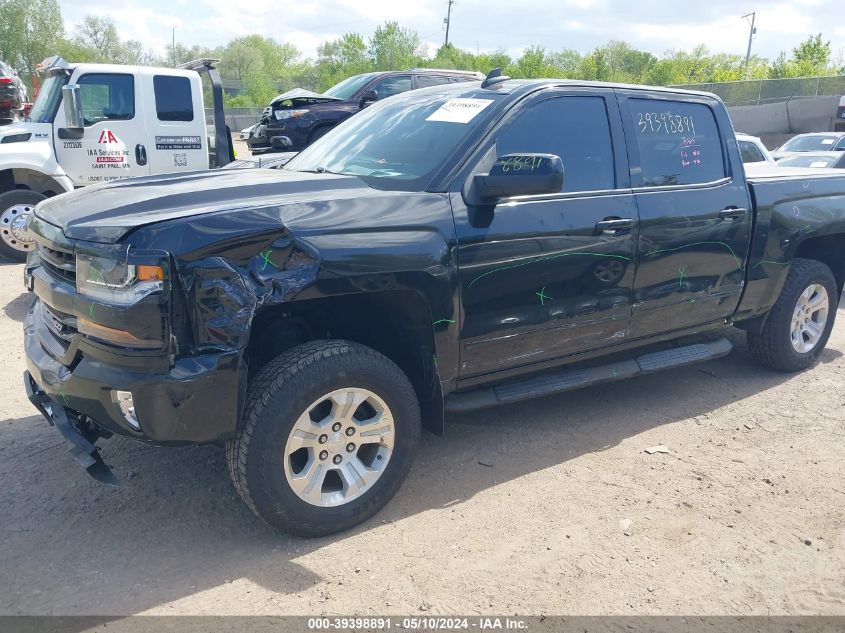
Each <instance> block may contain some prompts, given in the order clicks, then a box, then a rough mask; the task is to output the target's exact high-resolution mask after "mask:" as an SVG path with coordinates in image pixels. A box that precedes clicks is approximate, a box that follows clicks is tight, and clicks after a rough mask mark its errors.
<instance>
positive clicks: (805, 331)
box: [748, 259, 839, 372]
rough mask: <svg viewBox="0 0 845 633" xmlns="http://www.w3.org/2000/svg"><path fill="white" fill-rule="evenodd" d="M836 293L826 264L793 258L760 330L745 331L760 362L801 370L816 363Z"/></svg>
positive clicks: (830, 322)
mask: <svg viewBox="0 0 845 633" xmlns="http://www.w3.org/2000/svg"><path fill="white" fill-rule="evenodd" d="M838 299H839V292H838V290H837V288H836V278H835V277H834V276H833V272H832V271H831V270H830V268H829V267H828V266H826V265H825V264H823V263H822V262H819V261H816V260H812V259H795V260H793V262H792V265H791V267H790V270H789V274H788V275H787V278H786V282H785V283H784V285H783V289H782V290H781V293H780V296H779V297H778V300H777V302H776V303H775V305H774V307H773V308H772V310H771V312H770V313H769V317H768V319H767V320H766V325H765V326H764V327H763V330H762V332H760V333H753V332H749V333H748V347H749V349H750V350H751V353H752V355H753V356H754V357H755V358H756V359H757V360H758V361H759V362H761V363H762V364H763V365H766V366H767V367H771V368H772V369H778V370H780V371H790V372H791V371H800V370H802V369H806V368H807V367H809V366H810V365H812V364H813V362H815V360H816V358H817V357H818V355H819V354H820V353H821V351H822V350H823V349H824V346H825V345H826V344H827V339H828V338H830V332H831V330H832V329H833V322H834V320H835V318H836V306H837V300H838Z"/></svg>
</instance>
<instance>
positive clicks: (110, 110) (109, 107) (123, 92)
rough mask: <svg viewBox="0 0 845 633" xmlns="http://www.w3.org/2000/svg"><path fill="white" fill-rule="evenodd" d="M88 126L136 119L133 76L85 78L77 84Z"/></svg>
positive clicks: (84, 76)
mask: <svg viewBox="0 0 845 633" xmlns="http://www.w3.org/2000/svg"><path fill="white" fill-rule="evenodd" d="M76 83H77V84H79V96H80V99H81V101H82V116H83V118H84V120H85V125H86V126H89V125H94V124H95V123H99V122H100V121H128V120H130V119H132V118H134V117H135V80H134V78H133V77H132V75H107V74H90V75H83V76H82V77H80V78H79V79H78V80H77V82H76Z"/></svg>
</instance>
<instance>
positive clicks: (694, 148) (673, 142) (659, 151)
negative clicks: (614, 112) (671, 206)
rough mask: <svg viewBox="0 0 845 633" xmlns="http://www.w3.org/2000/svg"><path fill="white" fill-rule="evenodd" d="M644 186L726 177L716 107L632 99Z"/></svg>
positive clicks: (690, 183) (685, 183) (699, 181)
mask: <svg viewBox="0 0 845 633" xmlns="http://www.w3.org/2000/svg"><path fill="white" fill-rule="evenodd" d="M629 104H630V109H631V116H632V117H633V126H634V134H635V135H636V139H637V147H638V149H639V152H640V164H641V167H642V180H643V183H642V184H643V186H645V187H663V186H671V185H692V184H700V183H708V182H714V181H717V180H721V179H722V178H724V177H725V160H724V155H723V153H722V141H721V139H720V138H719V128H718V127H717V125H716V118H715V117H714V116H713V111H712V110H711V109H710V108H709V107H707V106H706V105H704V104H701V103H687V102H682V101H663V100H658V99H631V100H629Z"/></svg>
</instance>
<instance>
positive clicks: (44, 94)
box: [29, 73, 68, 123]
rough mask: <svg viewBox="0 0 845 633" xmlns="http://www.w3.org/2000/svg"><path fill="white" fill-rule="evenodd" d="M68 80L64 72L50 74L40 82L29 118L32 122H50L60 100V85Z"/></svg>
mask: <svg viewBox="0 0 845 633" xmlns="http://www.w3.org/2000/svg"><path fill="white" fill-rule="evenodd" d="M67 82H68V76H67V75H65V74H64V73H60V74H58V75H50V76H49V77H47V78H46V79H45V80H44V83H43V84H41V89H40V90H39V92H38V98H37V99H36V100H35V103H34V104H33V106H32V112H31V113H30V115H29V120H30V121H32V122H33V123H52V122H53V119H54V118H55V116H56V110H58V109H59V103H60V102H61V100H62V86H64V85H65V84H66V83H67Z"/></svg>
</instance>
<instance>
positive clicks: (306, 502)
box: [227, 341, 420, 536]
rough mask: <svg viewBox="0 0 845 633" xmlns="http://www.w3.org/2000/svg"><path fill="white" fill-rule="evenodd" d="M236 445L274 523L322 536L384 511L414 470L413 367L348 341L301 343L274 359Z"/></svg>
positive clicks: (245, 489) (262, 513)
mask: <svg viewBox="0 0 845 633" xmlns="http://www.w3.org/2000/svg"><path fill="white" fill-rule="evenodd" d="M243 420H244V422H243V427H242V429H241V431H240V435H239V437H238V438H236V439H234V440H232V441H230V442H229V443H228V445H227V457H228V463H229V474H230V475H231V477H232V481H233V482H234V484H235V488H236V489H237V491H238V493H239V494H240V496H241V498H242V499H243V500H244V502H246V504H247V505H248V506H249V507H250V508H251V509H252V510H253V511H254V512H255V513H256V514H257V515H258V516H259V517H261V518H262V519H263V520H264V521H266V522H267V523H269V524H270V525H271V526H273V527H275V528H278V529H281V530H284V531H286V532H290V533H292V534H297V535H300V536H321V535H325V534H331V533H333V532H339V531H341V530H345V529H347V528H350V527H352V526H353V525H356V524H358V523H360V522H362V521H364V520H366V519H368V518H369V517H371V516H372V515H373V514H375V513H376V512H378V511H379V510H380V509H381V508H382V507H383V506H384V505H385V504H386V503H387V502H388V501H389V500H390V498H391V497H392V496H393V495H394V494H395V493H396V491H397V490H398V489H399V486H400V485H401V483H402V481H403V480H404V478H405V477H406V475H407V474H408V471H409V470H410V468H411V463H412V461H413V458H414V454H415V452H416V448H417V444H418V442H419V436H420V411H419V404H418V402H417V399H416V394H415V392H414V389H413V387H412V386H411V383H410V382H409V380H408V378H407V377H406V376H405V374H404V373H402V371H401V370H400V369H399V368H398V367H397V366H396V365H395V364H394V363H393V362H392V361H390V360H389V359H387V358H385V357H384V356H382V355H381V354H379V353H378V352H376V351H374V350H372V349H369V348H367V347H364V346H362V345H358V344H355V343H348V342H345V341H318V342H313V343H307V344H305V345H301V346H299V347H296V348H294V349H292V350H290V351H288V352H285V353H284V354H282V355H280V356H278V357H277V358H275V359H274V360H273V361H271V362H270V363H268V364H267V365H266V366H265V367H264V368H262V369H261V371H260V372H258V374H257V375H256V376H255V378H254V379H253V381H252V383H251V385H250V387H249V389H248V394H247V402H246V406H245V410H244V416H243Z"/></svg>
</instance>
